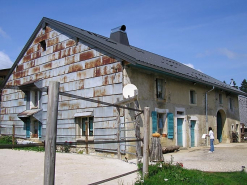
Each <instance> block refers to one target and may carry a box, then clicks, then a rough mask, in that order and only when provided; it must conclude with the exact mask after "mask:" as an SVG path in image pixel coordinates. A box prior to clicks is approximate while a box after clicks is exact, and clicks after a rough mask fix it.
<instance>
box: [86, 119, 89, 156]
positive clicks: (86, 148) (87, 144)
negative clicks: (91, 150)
mask: <svg viewBox="0 0 247 185" xmlns="http://www.w3.org/2000/svg"><path fill="white" fill-rule="evenodd" d="M88 124H89V122H88V121H85V130H86V133H85V135H86V137H85V142H86V154H88V134H89V133H88Z"/></svg>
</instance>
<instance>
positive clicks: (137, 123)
mask: <svg viewBox="0 0 247 185" xmlns="http://www.w3.org/2000/svg"><path fill="white" fill-rule="evenodd" d="M134 93H135V96H138V90H135V91H134ZM134 105H135V109H139V102H138V98H137V100H135V103H134ZM139 116H140V114H139V112H138V111H135V134H136V139H140V138H141V131H140V121H139V120H140V119H139ZM136 155H137V158H136V160H137V164H139V163H140V158H141V141H137V142H136Z"/></svg>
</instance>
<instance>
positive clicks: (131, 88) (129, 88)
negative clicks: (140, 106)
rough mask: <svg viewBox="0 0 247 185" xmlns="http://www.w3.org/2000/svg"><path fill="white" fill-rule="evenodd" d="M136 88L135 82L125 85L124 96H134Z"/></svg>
mask: <svg viewBox="0 0 247 185" xmlns="http://www.w3.org/2000/svg"><path fill="white" fill-rule="evenodd" d="M135 90H137V87H136V86H135V85H133V84H128V85H126V86H124V88H123V96H124V98H129V97H133V96H134V95H135Z"/></svg>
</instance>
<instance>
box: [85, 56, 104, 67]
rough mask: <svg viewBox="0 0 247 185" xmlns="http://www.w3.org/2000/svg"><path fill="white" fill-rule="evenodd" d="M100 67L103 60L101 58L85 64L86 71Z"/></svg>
mask: <svg viewBox="0 0 247 185" xmlns="http://www.w3.org/2000/svg"><path fill="white" fill-rule="evenodd" d="M98 66H101V59H100V58H96V59H94V60H91V61H89V62H86V63H85V68H86V69H89V68H94V67H98Z"/></svg>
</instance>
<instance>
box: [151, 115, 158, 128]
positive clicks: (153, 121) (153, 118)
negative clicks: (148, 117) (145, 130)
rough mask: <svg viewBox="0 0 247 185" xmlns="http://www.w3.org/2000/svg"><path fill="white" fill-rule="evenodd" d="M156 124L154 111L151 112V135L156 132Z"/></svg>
mask: <svg viewBox="0 0 247 185" xmlns="http://www.w3.org/2000/svg"><path fill="white" fill-rule="evenodd" d="M157 126H158V124H157V112H156V111H152V128H153V129H152V133H155V132H157V130H158V128H157Z"/></svg>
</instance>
